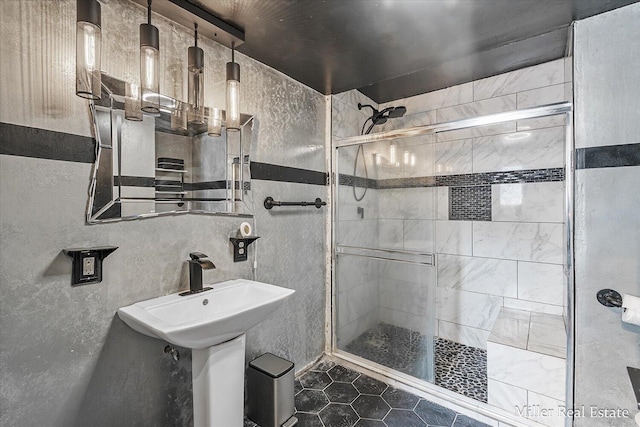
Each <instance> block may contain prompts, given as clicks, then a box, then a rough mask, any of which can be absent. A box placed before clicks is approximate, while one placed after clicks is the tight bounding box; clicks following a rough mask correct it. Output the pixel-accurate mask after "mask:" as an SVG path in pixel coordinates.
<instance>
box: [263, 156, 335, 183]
mask: <svg viewBox="0 0 640 427" xmlns="http://www.w3.org/2000/svg"><path fill="white" fill-rule="evenodd" d="M251 179H252V180H254V179H258V180H262V181H281V182H296V183H299V184H313V185H327V173H326V172H319V171H313V170H309V169H299V168H292V167H289V166H280V165H273V164H270V163H260V162H251Z"/></svg>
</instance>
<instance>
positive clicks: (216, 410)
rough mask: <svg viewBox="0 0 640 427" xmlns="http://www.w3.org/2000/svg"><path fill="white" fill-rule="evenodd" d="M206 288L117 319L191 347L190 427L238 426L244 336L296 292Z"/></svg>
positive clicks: (246, 286) (134, 308)
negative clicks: (191, 421)
mask: <svg viewBox="0 0 640 427" xmlns="http://www.w3.org/2000/svg"><path fill="white" fill-rule="evenodd" d="M210 286H211V287H213V289H212V290H210V291H206V292H202V293H199V294H194V295H188V296H179V295H178V294H177V293H175V294H171V295H167V296H163V297H158V298H153V299H150V300H146V301H141V302H138V303H135V304H132V305H130V306H127V307H122V308H120V309H119V310H118V316H119V317H120V319H122V321H123V322H124V323H126V324H127V325H129V326H130V327H131V328H133V329H134V330H136V331H138V332H140V333H141V334H144V335H148V336H150V337H154V338H158V339H161V340H165V341H168V342H169V343H171V344H174V345H178V346H181V347H188V348H191V349H193V351H192V371H193V372H192V375H193V423H194V427H242V425H243V418H244V354H245V333H246V332H247V330H249V329H250V328H252V327H253V326H255V325H257V324H258V323H260V322H262V321H263V320H265V319H266V318H267V317H268V316H269V315H270V314H271V313H273V312H274V311H275V310H276V309H278V307H280V305H282V303H283V302H284V300H285V299H287V298H288V297H290V296H291V295H292V294H293V293H294V292H295V291H294V290H292V289H286V288H281V287H279V286H273V285H269V284H266V283H261V282H255V281H252V280H244V279H237V280H229V281H226V282H221V283H217V284H213V285H210Z"/></svg>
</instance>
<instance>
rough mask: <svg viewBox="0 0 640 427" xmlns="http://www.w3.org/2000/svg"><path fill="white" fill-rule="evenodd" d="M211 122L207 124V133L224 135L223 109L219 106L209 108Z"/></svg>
mask: <svg viewBox="0 0 640 427" xmlns="http://www.w3.org/2000/svg"><path fill="white" fill-rule="evenodd" d="M207 110H208V113H209V118H208V120H209V123H208V126H207V133H208V134H209V136H220V135H222V111H220V109H219V108H208V109H207Z"/></svg>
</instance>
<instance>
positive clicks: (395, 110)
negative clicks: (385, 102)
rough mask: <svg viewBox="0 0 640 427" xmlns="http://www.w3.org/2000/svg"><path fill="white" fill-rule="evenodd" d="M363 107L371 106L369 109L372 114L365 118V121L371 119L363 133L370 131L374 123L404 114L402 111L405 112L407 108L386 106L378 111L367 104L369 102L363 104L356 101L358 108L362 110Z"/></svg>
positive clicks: (380, 123)
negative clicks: (369, 124)
mask: <svg viewBox="0 0 640 427" xmlns="http://www.w3.org/2000/svg"><path fill="white" fill-rule="evenodd" d="M364 107H369V108H371V110H373V114H372V115H371V117H369V118H368V119H367V121H369V120H371V126H370V127H369V129H367V131H366V132H364V134H368V133H369V132H371V129H372V128H373V127H374V126H375V125H382V124H384V123H386V122H387V119H397V118H398V117H402V116H404V113H406V112H407V108H406V107H404V106H399V107H387V108H385V109H384V110H382V111H378V110H377V109H376V108H374V107H373V106H372V105H369V104H365V105H363V104H360V103H358V110H362V109H363V108H364ZM365 124H366V122H365ZM362 129H363V131H364V126H363V127H362Z"/></svg>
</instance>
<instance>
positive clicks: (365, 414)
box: [245, 362, 487, 427]
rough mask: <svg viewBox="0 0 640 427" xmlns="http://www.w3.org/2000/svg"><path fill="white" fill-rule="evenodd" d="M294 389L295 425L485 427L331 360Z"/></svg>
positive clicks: (247, 424)
mask: <svg viewBox="0 0 640 427" xmlns="http://www.w3.org/2000/svg"><path fill="white" fill-rule="evenodd" d="M295 387H296V388H295V393H296V395H295V407H296V417H297V418H298V420H299V421H298V424H297V426H298V427H427V426H428V427H431V426H438V427H452V426H453V427H486V426H487V425H486V424H484V423H481V422H479V421H476V420H474V419H472V418H469V417H467V416H464V415H461V414H458V413H456V412H455V411H452V410H451V409H447V408H445V407H443V406H440V405H436V404H435V403H432V402H429V401H428V400H425V399H422V398H420V397H418V396H415V395H413V394H411V393H407V392H405V391H402V390H399V389H396V388H394V387H391V386H389V385H387V384H385V383H384V382H382V381H378V380H376V379H374V378H370V377H368V376H366V375H364V374H360V373H359V372H356V371H353V370H351V369H348V368H345V367H344V366H341V365H336V364H334V363H332V362H320V363H318V364H317V365H316V366H314V367H313V368H312V369H311V370H310V371H308V372H307V373H305V374H304V375H303V376H301V377H300V378H298V379H296V382H295ZM245 427H257V425H256V424H255V423H252V422H251V421H249V420H246V421H245Z"/></svg>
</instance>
